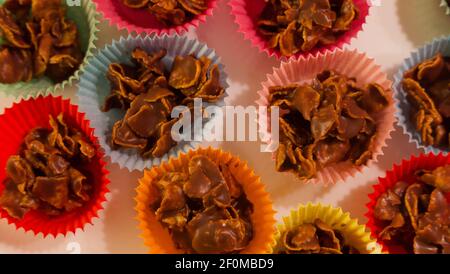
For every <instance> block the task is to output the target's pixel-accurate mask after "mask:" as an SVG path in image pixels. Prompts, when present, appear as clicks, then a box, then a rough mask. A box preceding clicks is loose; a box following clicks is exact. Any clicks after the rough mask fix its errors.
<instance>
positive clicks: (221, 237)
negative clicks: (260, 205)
mask: <svg viewBox="0 0 450 274" xmlns="http://www.w3.org/2000/svg"><path fill="white" fill-rule="evenodd" d="M150 192H151V193H152V196H153V201H152V202H151V204H150V205H149V207H150V208H151V209H152V210H153V211H154V212H155V215H156V218H157V219H158V221H159V222H160V223H161V224H162V225H163V226H164V227H165V228H167V229H168V230H169V232H170V234H171V236H172V239H173V241H174V243H175V246H176V247H177V248H178V249H180V250H182V251H183V252H185V253H216V254H218V253H221V254H223V253H238V252H239V251H241V250H243V249H245V248H246V247H247V246H248V244H249V242H250V241H251V240H252V238H253V226H252V222H251V219H250V216H251V214H252V212H253V205H252V203H251V202H250V201H249V200H248V199H247V197H246V195H245V192H244V189H243V187H242V185H241V184H240V182H239V181H237V180H236V178H235V177H234V175H233V173H232V172H231V170H230V167H229V166H228V165H226V164H216V163H215V162H213V160H212V159H210V158H208V157H207V156H203V155H197V156H194V157H192V158H191V159H190V160H189V164H188V168H187V170H179V171H176V172H169V173H166V174H163V175H162V176H161V177H160V178H159V179H158V180H154V181H153V182H152V183H151V186H150Z"/></svg>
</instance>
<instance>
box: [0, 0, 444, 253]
mask: <svg viewBox="0 0 450 274" xmlns="http://www.w3.org/2000/svg"><path fill="white" fill-rule="evenodd" d="M219 2H220V4H219V7H218V8H217V9H216V10H215V11H214V16H213V17H210V18H208V20H207V22H206V24H202V25H201V26H200V27H199V28H198V29H197V31H196V32H192V33H189V36H192V37H198V39H200V40H202V41H204V42H206V43H207V44H208V45H209V47H211V48H214V49H216V51H217V54H218V55H219V56H221V57H222V62H223V64H224V65H225V66H226V68H225V69H226V71H227V73H228V75H229V83H230V86H231V87H230V89H229V90H228V93H229V94H230V97H229V100H228V102H227V103H228V104H239V105H244V106H246V105H251V104H254V101H255V100H256V99H257V98H258V96H257V94H256V91H258V90H259V89H260V83H261V82H262V81H264V80H265V77H266V74H268V73H271V72H272V69H273V67H276V66H279V62H278V61H277V60H275V59H274V58H268V57H267V56H266V55H265V54H264V53H259V52H258V50H257V49H256V48H253V47H252V46H251V45H250V42H249V41H246V40H244V39H243V35H242V34H240V33H238V32H237V26H236V25H235V24H234V20H233V19H234V18H233V17H232V16H231V15H230V8H229V7H228V6H227V5H226V2H227V1H226V0H220V1H219ZM378 2H379V3H380V6H378V7H373V8H372V9H371V15H370V16H369V17H368V18H367V23H366V25H365V26H364V31H363V32H361V33H360V34H359V36H358V38H357V39H355V40H353V42H352V45H351V46H350V48H356V49H358V50H359V51H362V52H366V53H367V54H368V55H369V56H370V57H372V58H375V60H376V62H377V63H378V64H380V65H381V66H382V68H383V69H384V70H385V71H386V72H387V73H388V74H389V76H390V77H391V79H392V74H393V73H395V71H396V70H397V69H398V67H399V65H400V64H401V62H402V61H403V59H404V58H406V57H408V56H409V54H410V52H411V51H413V50H414V49H415V48H417V47H420V46H422V45H423V44H425V43H427V42H428V41H431V40H432V39H433V38H434V37H440V36H442V35H449V34H450V16H446V15H445V10H444V9H443V8H440V7H439V2H440V0H378ZM100 29H101V30H100V32H99V36H100V41H99V42H97V46H98V47H103V45H104V44H106V43H110V42H111V40H112V39H117V38H119V37H120V35H124V36H126V35H127V33H126V32H125V31H121V32H119V31H117V30H116V28H115V27H111V26H109V25H108V24H107V23H106V22H105V21H103V20H102V23H101V24H100ZM75 92H76V86H75V87H72V88H69V89H66V90H64V91H62V92H60V93H61V94H62V95H63V96H65V97H69V98H71V99H72V100H73V101H72V102H73V103H77V100H76V96H75ZM13 101H14V98H11V97H4V96H1V97H0V110H1V112H2V113H3V109H4V108H5V107H8V106H10V105H11V104H12V102H13ZM387 144H388V147H386V148H385V149H384V155H383V156H381V157H380V158H379V159H378V164H376V165H374V166H371V167H370V168H368V169H365V170H364V172H363V173H362V174H359V175H357V176H356V177H355V178H350V179H349V180H347V181H346V182H345V183H339V184H337V185H334V186H328V187H324V186H321V185H310V184H308V185H304V184H301V183H299V182H298V181H296V180H295V178H294V177H293V176H291V175H289V174H281V173H276V172H275V170H274V163H273V162H272V160H271V155H270V154H264V153H260V152H259V149H260V144H259V143H257V142H256V143H238V142H235V143H222V144H214V145H215V146H219V147H221V148H222V149H224V150H227V151H230V152H232V153H234V154H236V155H239V156H240V157H241V159H243V160H246V161H248V162H249V164H250V165H251V166H252V167H253V168H254V169H255V172H256V174H258V175H260V176H261V177H262V181H263V182H264V183H265V184H266V185H267V190H268V191H269V192H270V193H271V196H272V199H273V201H274V206H275V209H276V210H277V211H278V214H277V217H278V219H280V217H281V216H283V215H286V214H287V213H288V212H289V209H291V208H294V207H296V206H297V205H298V204H299V203H306V202H308V201H312V202H322V203H326V204H331V205H334V206H339V207H342V208H343V209H344V210H345V211H348V212H350V213H351V215H352V217H354V218H358V219H359V220H360V222H361V223H365V222H366V218H365V217H364V214H365V212H366V208H365V204H366V203H367V202H368V198H367V195H368V194H369V193H371V192H372V185H373V184H374V183H375V182H376V181H377V177H378V176H383V175H384V173H385V171H386V170H387V169H390V168H391V167H392V165H393V164H394V163H399V162H400V161H401V159H402V158H409V157H410V155H412V154H419V153H420V151H419V150H417V149H416V148H415V146H414V145H413V144H410V143H409V142H408V139H407V137H406V136H405V135H404V134H403V133H402V131H401V130H400V129H399V128H398V127H396V131H395V132H394V133H393V135H392V140H389V141H388V143H387ZM108 168H109V170H110V171H111V174H110V179H111V184H110V190H111V193H110V194H108V202H106V203H105V210H103V211H102V212H101V213H100V218H99V219H95V220H94V225H93V226H92V225H87V226H86V227H85V230H84V232H83V231H81V230H78V231H77V233H76V235H73V234H71V235H68V236H67V237H65V238H63V237H62V236H59V237H57V238H56V239H53V238H51V237H47V238H46V239H43V237H42V235H38V236H34V235H33V233H32V232H28V233H25V232H24V231H23V230H16V229H15V227H14V226H13V225H8V224H7V222H6V221H5V220H0V253H71V252H81V253H145V252H146V251H147V248H146V247H145V246H144V244H143V242H142V240H141V239H140V238H139V234H140V231H139V230H138V229H137V221H136V219H135V211H134V209H133V208H134V200H133V198H134V196H135V191H134V189H135V187H136V186H137V180H138V178H139V177H140V176H141V175H142V173H141V172H132V173H129V172H128V171H126V170H120V169H119V167H118V166H117V165H116V164H110V165H108Z"/></svg>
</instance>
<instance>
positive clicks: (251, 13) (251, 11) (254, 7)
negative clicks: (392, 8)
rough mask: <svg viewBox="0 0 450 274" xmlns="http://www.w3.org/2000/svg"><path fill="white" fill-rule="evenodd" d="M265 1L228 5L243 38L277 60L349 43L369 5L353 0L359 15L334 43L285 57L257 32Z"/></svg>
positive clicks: (240, 0) (244, 0)
mask: <svg viewBox="0 0 450 274" xmlns="http://www.w3.org/2000/svg"><path fill="white" fill-rule="evenodd" d="M265 2H266V1H265V0H231V1H230V2H229V5H230V6H231V14H232V15H234V17H235V23H236V24H238V26H239V29H238V31H239V32H241V33H242V34H244V38H245V39H247V40H250V42H251V43H252V45H253V46H254V47H256V48H258V50H259V51H260V52H265V53H266V54H267V55H268V56H269V57H272V56H275V57H276V58H277V59H278V60H280V59H282V60H286V59H291V58H293V59H298V58H300V57H305V58H306V57H308V56H317V55H318V54H324V53H326V52H327V51H331V52H332V51H334V50H335V49H342V48H343V47H344V45H346V44H350V43H351V41H352V39H354V38H356V37H357V36H358V33H359V32H360V31H362V30H363V27H364V24H365V23H366V17H367V16H368V15H369V10H370V7H371V3H370V1H367V0H353V2H354V3H355V5H356V6H357V7H358V9H359V11H360V13H359V16H358V18H357V19H356V20H355V21H353V23H352V24H351V26H350V29H349V30H348V31H346V32H345V33H343V34H342V35H341V36H339V38H338V39H337V40H336V43H334V44H331V45H327V46H321V47H316V48H314V49H312V50H311V51H308V52H298V53H297V54H295V55H293V56H291V57H286V56H282V55H281V53H280V51H279V50H276V49H271V48H268V47H267V40H266V39H265V38H264V37H263V36H261V35H260V34H259V33H258V30H257V25H256V22H257V20H258V17H259V15H260V14H261V11H262V10H263V8H264V5H265Z"/></svg>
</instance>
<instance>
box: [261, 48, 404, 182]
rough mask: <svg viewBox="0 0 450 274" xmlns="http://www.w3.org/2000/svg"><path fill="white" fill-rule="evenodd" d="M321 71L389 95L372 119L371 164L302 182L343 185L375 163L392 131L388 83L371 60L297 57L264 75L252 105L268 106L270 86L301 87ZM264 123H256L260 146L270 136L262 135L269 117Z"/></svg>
mask: <svg viewBox="0 0 450 274" xmlns="http://www.w3.org/2000/svg"><path fill="white" fill-rule="evenodd" d="M324 70H334V71H336V72H338V73H341V74H343V75H346V76H348V77H354V78H356V80H357V82H358V85H365V84H368V83H378V84H379V85H381V86H382V87H383V88H384V89H386V90H388V92H389V95H390V96H389V98H390V100H389V101H390V102H389V106H388V107H387V108H386V109H384V110H383V111H381V112H380V113H378V115H377V116H376V117H375V122H376V124H377V131H378V133H377V138H376V146H375V149H374V151H373V157H372V159H371V160H369V161H368V162H367V163H366V164H365V165H362V166H354V165H353V164H351V163H348V162H341V163H338V164H335V165H332V166H329V167H326V168H324V169H322V170H320V171H318V173H317V175H316V178H313V179H310V180H304V182H306V183H319V182H320V183H324V184H334V183H336V182H339V181H345V180H346V179H347V178H349V177H354V176H355V175H356V174H357V173H358V172H361V171H362V170H363V168H364V167H367V166H370V165H372V164H373V163H376V161H377V158H378V157H379V156H380V155H383V147H385V146H386V141H387V140H389V139H390V138H391V133H392V131H393V130H394V122H395V115H394V113H395V106H394V99H393V92H392V82H391V81H390V80H389V79H388V76H387V74H386V73H385V72H383V71H382V70H381V67H380V66H379V65H377V64H376V63H375V61H374V59H371V58H369V57H367V56H366V54H364V53H359V52H357V51H356V50H352V51H350V50H337V51H335V52H333V53H331V52H327V53H325V54H323V53H319V54H318V56H316V57H311V58H307V59H305V58H304V57H301V58H300V59H298V60H293V59H291V60H290V61H289V62H282V63H281V67H279V68H274V70H273V73H272V74H270V75H268V76H267V80H266V81H265V82H263V83H262V89H261V90H260V91H258V94H259V96H260V98H259V99H258V100H257V101H256V103H257V105H259V106H263V107H267V106H268V104H269V102H268V95H269V87H271V86H279V85H289V84H292V83H297V84H305V83H308V82H311V81H312V80H313V79H314V78H315V76H316V75H317V74H318V73H320V72H322V71H324ZM268 119H269V120H264V119H263V120H261V119H260V120H259V121H258V123H259V129H260V134H261V136H264V138H263V140H264V143H266V144H268V145H269V144H270V143H271V141H270V140H271V137H270V133H269V132H268V130H265V131H264V129H267V128H268V125H270V116H269V117H268ZM273 156H275V154H273ZM274 159H275V157H274ZM274 168H275V165H274Z"/></svg>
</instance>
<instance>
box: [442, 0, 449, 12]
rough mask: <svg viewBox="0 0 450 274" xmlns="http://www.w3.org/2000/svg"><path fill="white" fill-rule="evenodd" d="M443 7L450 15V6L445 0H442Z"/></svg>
mask: <svg viewBox="0 0 450 274" xmlns="http://www.w3.org/2000/svg"><path fill="white" fill-rule="evenodd" d="M441 7H443V8H444V9H445V14H447V15H450V7H449V6H448V4H447V2H446V1H445V0H441Z"/></svg>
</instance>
